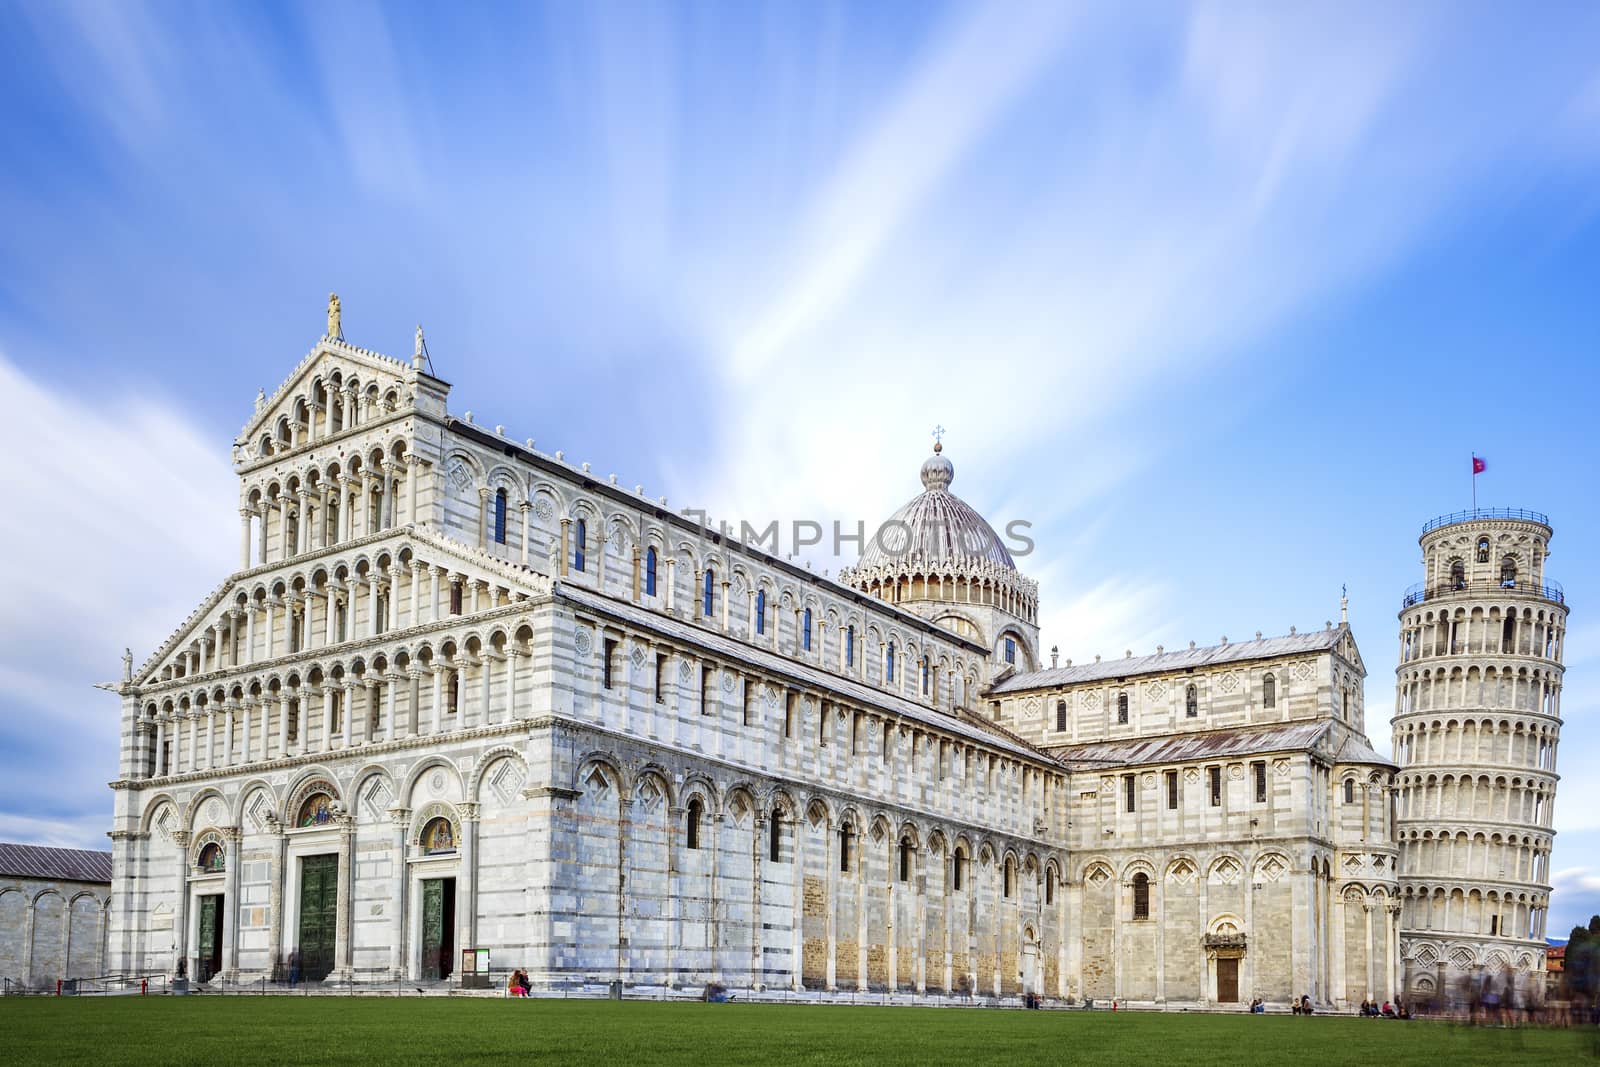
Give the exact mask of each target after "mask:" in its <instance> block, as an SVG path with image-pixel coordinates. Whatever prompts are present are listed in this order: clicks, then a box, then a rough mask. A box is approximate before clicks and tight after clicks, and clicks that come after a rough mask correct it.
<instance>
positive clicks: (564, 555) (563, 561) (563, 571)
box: [556, 516, 572, 578]
mask: <svg viewBox="0 0 1600 1067" xmlns="http://www.w3.org/2000/svg"><path fill="white" fill-rule="evenodd" d="M571 525H572V520H571V519H569V518H566V517H564V516H563V517H562V519H561V556H560V558H559V559H558V560H557V561H556V573H557V574H559V575H560V576H561V577H563V578H565V577H566V576H567V561H568V560H569V559H570V558H571V556H572V553H571V549H570V542H569V541H568V540H567V528H568V527H570V526H571Z"/></svg>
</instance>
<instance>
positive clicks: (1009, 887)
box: [1000, 856, 1017, 900]
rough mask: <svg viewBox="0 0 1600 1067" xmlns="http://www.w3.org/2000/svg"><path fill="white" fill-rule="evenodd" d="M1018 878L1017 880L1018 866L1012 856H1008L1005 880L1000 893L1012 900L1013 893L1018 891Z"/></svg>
mask: <svg viewBox="0 0 1600 1067" xmlns="http://www.w3.org/2000/svg"><path fill="white" fill-rule="evenodd" d="M1016 880H1017V866H1016V864H1015V863H1014V862H1012V860H1011V858H1010V857H1009V856H1008V857H1006V867H1005V880H1004V883H1003V884H1002V885H1001V887H1000V894H1001V895H1002V896H1004V897H1005V898H1006V899H1007V900H1010V899H1011V894H1012V893H1014V892H1016V889H1017V887H1016V884H1015V883H1016Z"/></svg>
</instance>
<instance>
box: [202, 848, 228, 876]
mask: <svg viewBox="0 0 1600 1067" xmlns="http://www.w3.org/2000/svg"><path fill="white" fill-rule="evenodd" d="M225 865H226V860H225V859H224V858H223V854H222V846H221V845H219V844H217V843H216V842H215V841H212V842H210V843H208V844H207V845H206V846H205V847H204V848H202V849H201V850H200V860H199V863H198V866H199V868H200V869H201V870H202V871H205V872H206V873H207V874H215V873H216V872H217V871H220V870H222V869H223V867H224V866H225Z"/></svg>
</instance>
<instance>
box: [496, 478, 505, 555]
mask: <svg viewBox="0 0 1600 1067" xmlns="http://www.w3.org/2000/svg"><path fill="white" fill-rule="evenodd" d="M494 542H495V544H497V545H503V544H505V543H506V491H505V490H504V489H496V490H495V491H494Z"/></svg>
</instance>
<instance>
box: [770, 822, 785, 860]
mask: <svg viewBox="0 0 1600 1067" xmlns="http://www.w3.org/2000/svg"><path fill="white" fill-rule="evenodd" d="M771 830H772V832H771V840H770V842H769V843H768V846H767V858H768V859H770V860H772V862H773V863H782V862H783V812H781V811H778V810H776V809H774V810H773V812H772V821H771Z"/></svg>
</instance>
